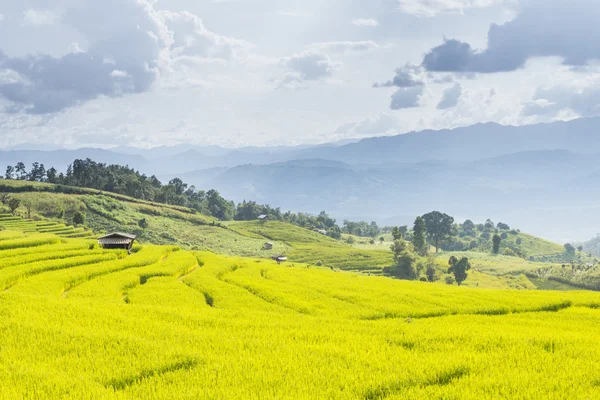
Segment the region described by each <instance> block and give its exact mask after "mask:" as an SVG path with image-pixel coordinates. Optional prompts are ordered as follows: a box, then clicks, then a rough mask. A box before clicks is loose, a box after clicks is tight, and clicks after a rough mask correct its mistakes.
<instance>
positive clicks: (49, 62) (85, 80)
mask: <svg viewBox="0 0 600 400" xmlns="http://www.w3.org/2000/svg"><path fill="white" fill-rule="evenodd" d="M155 6H156V3H155V2H154V1H153V0H104V1H102V2H96V1H90V2H88V3H87V4H86V5H85V6H84V7H81V6H76V5H72V7H71V8H66V9H65V11H64V13H61V22H63V23H64V24H65V25H66V26H69V27H72V28H75V29H76V30H77V31H78V32H79V33H81V34H82V35H83V36H84V37H85V39H86V41H87V42H88V48H87V50H86V51H85V52H84V51H82V50H81V48H80V47H79V45H78V44H72V45H71V46H69V53H68V54H66V55H64V56H62V57H60V58H54V57H51V56H49V55H36V56H26V57H15V58H11V57H9V56H6V55H4V54H3V53H2V52H0V67H2V68H4V69H7V70H10V71H13V72H15V73H17V74H18V75H20V76H21V77H22V80H21V81H20V82H19V83H17V84H10V85H8V84H2V83H0V97H4V99H5V100H7V101H8V102H10V103H11V106H10V107H8V108H6V110H9V111H10V112H22V111H26V112H29V113H34V114H44V113H55V112H59V111H63V110H65V109H66V108H69V107H72V106H75V105H79V104H81V103H83V102H86V101H89V100H91V99H94V98H97V97H99V96H108V97H120V96H124V95H127V94H131V93H142V92H147V91H149V90H151V89H152V87H153V85H154V83H155V82H156V80H157V79H158V78H159V77H165V79H166V78H168V79H171V80H176V79H177V76H178V75H177V74H178V73H179V72H180V71H181V70H186V71H187V70H188V69H189V68H187V67H185V66H184V65H183V64H187V65H189V64H190V63H193V62H197V61H200V60H212V59H218V60H232V59H235V58H236V57H237V56H238V54H241V53H243V52H244V51H246V50H248V49H249V48H251V45H250V44H249V43H247V42H244V41H241V40H236V39H233V38H227V37H224V36H220V35H217V34H215V33H213V32H211V31H209V30H208V29H206V27H205V26H204V24H203V23H202V20H201V19H200V18H199V17H198V16H196V15H194V14H191V13H188V12H179V13H176V12H169V11H164V10H159V9H156V8H155ZM58 15H59V13H53V12H50V11H39V10H37V11H36V10H32V9H30V10H27V11H26V12H25V14H24V16H25V18H24V21H25V22H26V23H28V24H33V25H42V24H49V23H52V22H55V21H56V20H57V18H58ZM114 78H119V85H118V86H115V82H114Z"/></svg>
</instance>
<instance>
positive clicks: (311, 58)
mask: <svg viewBox="0 0 600 400" xmlns="http://www.w3.org/2000/svg"><path fill="white" fill-rule="evenodd" d="M282 63H283V65H284V67H286V68H288V69H289V70H290V73H291V74H292V75H293V76H295V77H297V78H298V79H302V80H317V79H321V78H326V77H328V76H331V74H332V72H333V69H334V63H333V61H331V59H330V58H329V56H327V55H326V54H321V53H313V52H310V51H305V52H302V53H298V54H294V55H293V56H291V57H288V58H286V59H284V60H282Z"/></svg>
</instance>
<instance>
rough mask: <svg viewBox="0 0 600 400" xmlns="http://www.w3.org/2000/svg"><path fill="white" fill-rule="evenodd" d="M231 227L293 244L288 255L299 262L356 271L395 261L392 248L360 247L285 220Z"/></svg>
mask: <svg viewBox="0 0 600 400" xmlns="http://www.w3.org/2000/svg"><path fill="white" fill-rule="evenodd" d="M227 226H228V227H229V228H230V229H231V230H233V231H235V232H238V233H240V234H241V235H245V236H248V237H262V238H266V239H268V240H272V241H274V242H275V243H278V242H283V243H285V244H287V245H289V246H290V247H291V250H290V251H289V252H288V253H286V255H287V256H288V257H289V258H290V260H293V261H296V262H302V263H308V264H314V265H319V264H320V265H323V266H328V267H332V268H339V269H343V270H354V271H360V270H362V271H369V270H381V268H382V267H385V266H389V265H391V264H392V262H393V260H392V254H391V252H390V250H389V247H383V248H380V250H371V249H368V250H367V249H358V248H354V247H352V246H350V245H347V244H346V243H344V242H341V241H338V240H334V239H331V238H329V237H327V236H324V235H322V234H320V233H318V232H312V231H309V230H306V229H303V228H300V227H297V226H294V225H290V224H286V223H282V222H276V221H268V222H266V223H261V222H256V221H249V222H230V223H228V224H227Z"/></svg>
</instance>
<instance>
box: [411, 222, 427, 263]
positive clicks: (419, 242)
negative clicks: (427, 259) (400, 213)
mask: <svg viewBox="0 0 600 400" xmlns="http://www.w3.org/2000/svg"><path fill="white" fill-rule="evenodd" d="M426 234H427V228H426V227H425V222H424V221H423V218H421V217H417V219H416V220H415V226H414V228H413V237H412V243H413V246H414V247H415V251H416V252H417V253H418V254H420V255H422V256H425V255H427V253H428V252H429V249H428V246H427V239H426Z"/></svg>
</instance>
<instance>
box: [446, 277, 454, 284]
mask: <svg viewBox="0 0 600 400" xmlns="http://www.w3.org/2000/svg"><path fill="white" fill-rule="evenodd" d="M446 283H447V284H448V285H454V278H453V277H452V276H447V277H446Z"/></svg>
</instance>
